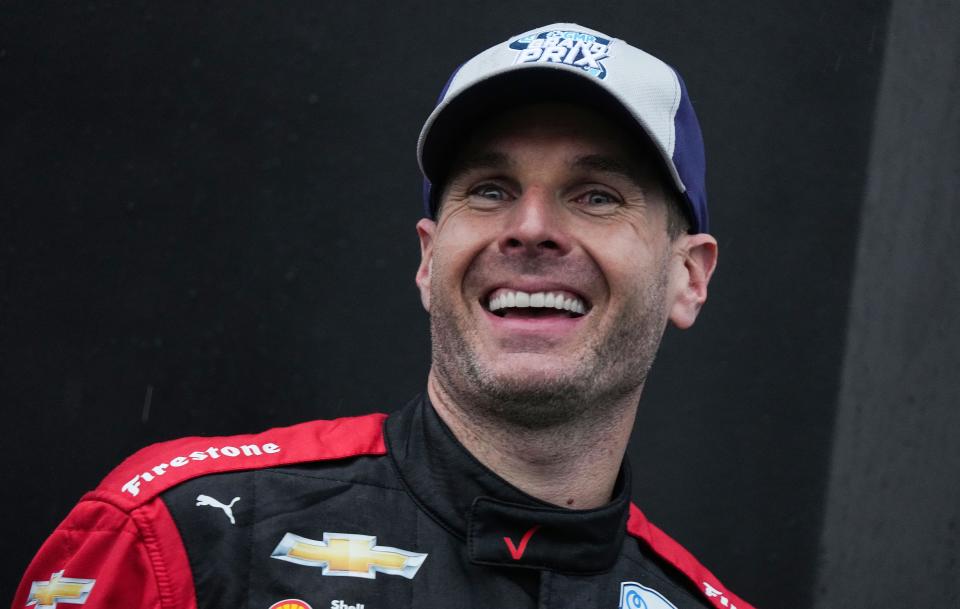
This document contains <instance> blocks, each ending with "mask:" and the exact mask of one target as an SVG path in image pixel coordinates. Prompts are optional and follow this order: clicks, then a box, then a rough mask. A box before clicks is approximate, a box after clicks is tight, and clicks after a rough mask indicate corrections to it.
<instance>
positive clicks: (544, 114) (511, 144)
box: [451, 103, 659, 177]
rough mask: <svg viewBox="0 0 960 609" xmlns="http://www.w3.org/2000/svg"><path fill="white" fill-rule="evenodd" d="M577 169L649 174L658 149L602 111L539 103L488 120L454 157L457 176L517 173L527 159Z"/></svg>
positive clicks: (471, 134) (472, 133)
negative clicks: (493, 171) (504, 171)
mask: <svg viewBox="0 0 960 609" xmlns="http://www.w3.org/2000/svg"><path fill="white" fill-rule="evenodd" d="M529 156H533V157H540V158H543V159H544V160H547V159H548V158H549V159H550V160H551V161H556V162H560V163H562V164H564V165H566V166H568V167H569V168H570V169H571V170H583V171H588V170H589V171H599V172H606V173H617V174H622V175H626V176H628V177H641V176H642V175H647V174H648V170H649V166H651V165H655V164H657V163H658V162H659V160H658V157H657V155H656V153H655V151H654V150H653V148H652V146H651V145H650V144H649V143H648V142H645V141H641V140H639V139H638V138H636V137H635V136H632V135H631V136H627V135H625V130H623V129H622V128H618V125H616V124H615V123H614V122H613V121H611V120H609V119H607V118H606V117H604V116H603V115H602V114H600V113H599V112H597V111H595V110H593V109H591V108H587V107H582V106H576V105H572V104H566V103H556V104H554V103H536V104H527V105H524V106H520V107H516V108H513V109H510V110H508V111H505V112H502V113H499V114H497V115H496V116H492V117H487V118H486V119H484V120H481V121H478V123H477V124H476V125H475V126H474V127H473V129H471V130H470V131H469V132H468V135H467V137H465V138H464V139H463V141H462V143H461V145H460V146H459V147H457V149H456V150H455V151H454V153H453V154H452V157H453V159H455V160H454V162H453V164H452V167H451V169H452V173H454V174H455V173H462V172H464V171H469V170H473V169H511V168H515V166H516V165H517V164H518V163H519V162H521V161H522V160H527V157H529Z"/></svg>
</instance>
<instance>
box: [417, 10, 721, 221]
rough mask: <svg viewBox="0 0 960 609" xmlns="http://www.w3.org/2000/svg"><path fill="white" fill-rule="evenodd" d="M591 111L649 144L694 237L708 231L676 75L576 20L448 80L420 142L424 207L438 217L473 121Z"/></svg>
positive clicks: (505, 47) (516, 41) (695, 148)
mask: <svg viewBox="0 0 960 609" xmlns="http://www.w3.org/2000/svg"><path fill="white" fill-rule="evenodd" d="M546 101H563V102H573V103H577V104H581V105H587V106H592V107H595V108H597V109H599V110H601V111H603V112H604V113H606V114H607V115H608V116H612V117H614V118H617V119H619V120H622V121H623V122H624V124H626V125H628V126H629V127H630V128H634V129H636V130H637V135H638V137H641V138H643V139H646V140H647V141H649V142H650V143H651V144H652V145H653V147H654V148H655V149H656V151H657V153H658V154H659V156H660V158H661V159H662V160H663V168H664V169H665V170H666V174H668V175H669V178H670V180H671V181H672V183H673V185H674V186H675V187H676V189H677V191H678V192H679V194H680V195H681V198H682V200H683V203H684V205H685V207H686V210H685V211H686V212H687V216H688V218H689V220H690V223H691V228H690V232H691V233H701V232H707V229H708V218H707V192H706V182H705V172H706V162H705V158H704V150H703V136H702V135H701V132H700V125H699V123H698V122H697V117H696V114H694V111H693V106H692V105H691V103H690V96H689V94H688V93H687V87H686V85H685V84H684V82H683V79H682V78H680V75H679V74H678V73H677V72H676V70H674V69H673V68H671V67H670V66H668V65H667V64H666V63H664V62H663V61H661V60H659V59H657V58H656V57H654V56H653V55H650V54H649V53H646V52H644V51H642V50H640V49H638V48H636V47H634V46H631V45H630V44H629V43H627V42H625V41H623V40H620V39H618V38H613V37H612V36H609V35H607V34H604V33H602V32H598V31H596V30H592V29H590V28H586V27H583V26H581V25H577V24H575V23H555V24H553V25H546V26H543V27H540V28H536V29H533V30H530V31H528V32H525V33H523V34H518V35H516V36H513V37H511V38H509V39H507V40H506V41H504V42H502V43H500V44H497V45H495V46H493V47H490V48H489V49H487V50H486V51H483V52H482V53H480V54H479V55H477V56H475V57H473V58H472V59H470V60H469V61H467V62H466V63H464V64H463V65H461V66H460V67H459V68H457V70H456V71H454V73H453V74H452V75H451V77H450V79H449V80H448V81H447V84H446V86H445V87H444V88H443V91H442V92H441V94H440V98H439V100H438V101H437V106H436V108H434V110H433V112H432V113H431V114H430V116H429V117H428V118H427V121H426V123H424V125H423V129H422V130H421V132H420V139H419V141H418V143H417V160H418V162H419V163H420V169H421V171H422V172H423V175H424V209H425V211H426V214H427V215H428V216H429V217H431V218H433V217H434V215H435V213H436V209H437V198H438V197H439V194H440V193H439V192H436V191H437V190H438V189H437V188H434V185H439V184H441V183H442V181H443V179H444V178H445V174H444V172H445V171H446V169H447V168H448V167H447V165H448V163H449V162H450V160H451V152H452V151H453V150H454V149H455V148H454V146H455V145H456V144H457V143H458V142H460V141H462V140H463V139H464V138H465V137H467V135H468V134H469V133H470V128H471V126H472V125H474V124H476V123H477V122H478V121H480V120H483V119H484V118H485V117H488V116H492V115H494V114H496V113H498V112H501V111H503V110H506V109H508V108H510V107H512V106H516V105H518V104H521V103H530V102H546Z"/></svg>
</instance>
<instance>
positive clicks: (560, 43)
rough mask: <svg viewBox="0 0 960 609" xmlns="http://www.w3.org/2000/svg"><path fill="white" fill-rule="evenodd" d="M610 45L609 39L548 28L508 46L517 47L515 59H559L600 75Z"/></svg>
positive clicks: (601, 76) (543, 60)
mask: <svg viewBox="0 0 960 609" xmlns="http://www.w3.org/2000/svg"><path fill="white" fill-rule="evenodd" d="M610 45H611V41H610V40H607V39H606V38H600V37H599V36H595V35H593V34H587V33H586V32H578V31H575V30H549V31H546V32H540V33H539V34H531V35H529V36H524V37H523V38H519V39H517V40H514V41H513V42H511V43H510V48H511V49H514V50H517V51H520V52H519V53H517V59H516V61H515V62H514V63H561V64H566V65H568V66H573V67H576V68H580V69H581V70H583V71H584V72H587V73H588V74H590V75H591V76H596V77H597V78H601V79H602V78H605V77H606V76H607V68H606V67H605V66H604V65H603V63H602V62H603V60H604V59H606V58H608V57H610Z"/></svg>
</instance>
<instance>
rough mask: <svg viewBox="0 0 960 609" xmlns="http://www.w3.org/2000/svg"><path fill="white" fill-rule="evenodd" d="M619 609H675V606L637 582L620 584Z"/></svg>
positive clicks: (651, 589)
mask: <svg viewBox="0 0 960 609" xmlns="http://www.w3.org/2000/svg"><path fill="white" fill-rule="evenodd" d="M620 609H677V606H676V605H674V604H673V603H671V602H670V601H668V600H667V599H666V598H665V597H664V596H663V595H662V594H660V593H659V592H657V591H656V590H654V589H653V588H647V587H646V586H644V585H642V584H638V583H637V582H622V583H621V584H620Z"/></svg>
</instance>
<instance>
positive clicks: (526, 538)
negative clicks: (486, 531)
mask: <svg viewBox="0 0 960 609" xmlns="http://www.w3.org/2000/svg"><path fill="white" fill-rule="evenodd" d="M539 528H540V525H539V524H538V525H537V526H535V527H533V528H531V529H530V530H529V531H527V532H526V533H524V534H523V537H521V538H520V545H519V546H515V545H513V540H512V539H510V538H509V537H504V538H503V543H505V544H507V550H509V551H510V556H511V557H512V558H513V559H514V560H520V559H521V558H523V553H524V552H526V551H527V544H528V543H530V538H531V537H533V534H534V533H536V532H537V529H539Z"/></svg>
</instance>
